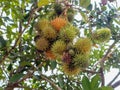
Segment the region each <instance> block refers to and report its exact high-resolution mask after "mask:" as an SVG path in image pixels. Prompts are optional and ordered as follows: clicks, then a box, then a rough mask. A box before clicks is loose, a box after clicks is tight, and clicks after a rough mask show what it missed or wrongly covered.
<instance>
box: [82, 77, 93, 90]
mask: <svg viewBox="0 0 120 90" xmlns="http://www.w3.org/2000/svg"><path fill="white" fill-rule="evenodd" d="M82 87H83V90H91V87H90V81H89V79H88V78H87V77H86V76H84V77H83V79H82Z"/></svg>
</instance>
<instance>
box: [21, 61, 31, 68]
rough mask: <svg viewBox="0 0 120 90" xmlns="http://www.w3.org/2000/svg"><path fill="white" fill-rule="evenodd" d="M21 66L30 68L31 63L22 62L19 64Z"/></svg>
mask: <svg viewBox="0 0 120 90" xmlns="http://www.w3.org/2000/svg"><path fill="white" fill-rule="evenodd" d="M20 65H21V66H23V67H24V66H26V65H27V66H31V63H30V62H28V61H23V62H21V64H20Z"/></svg>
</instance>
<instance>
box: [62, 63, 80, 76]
mask: <svg viewBox="0 0 120 90" xmlns="http://www.w3.org/2000/svg"><path fill="white" fill-rule="evenodd" d="M62 69H63V72H64V73H65V74H66V75H68V76H74V75H77V74H79V73H80V71H81V69H80V68H79V67H78V66H75V65H74V64H72V63H69V64H68V63H63V66H62Z"/></svg>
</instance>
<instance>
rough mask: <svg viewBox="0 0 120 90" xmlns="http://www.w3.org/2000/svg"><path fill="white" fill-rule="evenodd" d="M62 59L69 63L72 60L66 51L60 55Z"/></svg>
mask: <svg viewBox="0 0 120 90" xmlns="http://www.w3.org/2000/svg"><path fill="white" fill-rule="evenodd" d="M62 61H63V62H65V63H70V62H71V61H72V57H71V55H70V54H69V53H68V52H64V53H63V55H62Z"/></svg>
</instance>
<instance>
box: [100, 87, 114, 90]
mask: <svg viewBox="0 0 120 90" xmlns="http://www.w3.org/2000/svg"><path fill="white" fill-rule="evenodd" d="M100 90H114V89H113V88H112V87H109V86H106V87H105V86H103V87H101V88H100Z"/></svg>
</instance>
